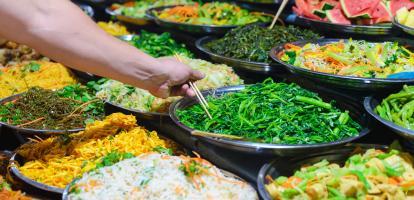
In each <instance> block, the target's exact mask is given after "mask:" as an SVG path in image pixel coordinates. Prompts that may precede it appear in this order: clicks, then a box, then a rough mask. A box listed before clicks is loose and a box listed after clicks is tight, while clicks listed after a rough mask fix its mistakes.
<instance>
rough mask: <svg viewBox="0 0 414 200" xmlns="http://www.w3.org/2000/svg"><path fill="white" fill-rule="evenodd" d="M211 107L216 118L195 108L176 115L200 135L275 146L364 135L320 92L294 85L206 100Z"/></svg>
mask: <svg viewBox="0 0 414 200" xmlns="http://www.w3.org/2000/svg"><path fill="white" fill-rule="evenodd" d="M207 102H208V105H209V107H210V108H209V112H210V113H211V115H212V116H213V119H209V118H207V117H206V116H205V113H204V110H203V109H202V108H201V106H200V105H199V104H197V105H194V106H192V107H190V108H187V109H184V110H178V111H177V116H178V118H179V120H180V121H181V122H182V123H183V124H185V125H186V126H188V127H190V128H193V129H196V130H201V131H207V132H213V133H219V134H230V135H236V136H241V137H243V138H245V139H248V140H251V141H259V142H264V143H275V144H316V143H324V142H333V141H337V140H341V139H344V138H348V137H353V136H356V135H358V133H359V131H360V130H361V126H360V125H359V124H358V123H356V122H355V121H354V120H352V119H351V118H350V117H349V116H348V113H347V111H345V112H342V111H340V110H339V109H338V108H336V107H335V106H334V102H330V103H326V102H323V101H322V99H321V98H320V97H319V96H318V95H317V94H316V93H313V92H310V91H308V90H305V89H302V88H300V87H299V86H298V85H296V84H286V83H274V82H273V80H271V79H267V80H265V81H264V82H263V83H260V84H256V85H250V86H247V87H246V88H245V89H244V90H242V91H239V92H235V93H228V94H225V95H223V96H222V97H218V98H217V97H213V96H208V97H207ZM334 130H335V131H334Z"/></svg>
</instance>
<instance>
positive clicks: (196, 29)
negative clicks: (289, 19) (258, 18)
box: [146, 5, 265, 35]
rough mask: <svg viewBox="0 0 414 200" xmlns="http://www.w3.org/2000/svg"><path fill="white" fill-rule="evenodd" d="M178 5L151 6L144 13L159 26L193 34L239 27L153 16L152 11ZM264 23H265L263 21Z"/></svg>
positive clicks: (214, 32)
mask: <svg viewBox="0 0 414 200" xmlns="http://www.w3.org/2000/svg"><path fill="white" fill-rule="evenodd" d="M176 6H179V5H174V6H161V7H156V8H151V9H148V10H147V11H146V15H147V17H148V18H149V19H151V20H154V21H155V23H156V24H158V25H159V26H161V27H165V28H172V29H177V30H180V31H185V32H188V33H195V34H217V35H222V34H225V33H227V31H229V30H231V29H233V28H236V27H239V26H237V25H224V26H218V25H197V24H186V23H177V22H171V21H166V20H163V19H159V18H158V17H157V16H155V14H154V12H160V11H162V10H165V9H168V8H173V7H176ZM263 24H265V23H263Z"/></svg>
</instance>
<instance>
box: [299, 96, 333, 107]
mask: <svg viewBox="0 0 414 200" xmlns="http://www.w3.org/2000/svg"><path fill="white" fill-rule="evenodd" d="M296 100H298V101H302V102H305V103H308V104H312V105H315V106H319V107H322V108H326V109H331V108H332V105H331V104H329V103H325V102H323V101H320V100H316V99H312V98H308V97H304V96H296Z"/></svg>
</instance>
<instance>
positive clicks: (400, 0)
mask: <svg viewBox="0 0 414 200" xmlns="http://www.w3.org/2000/svg"><path fill="white" fill-rule="evenodd" d="M387 7H388V9H389V10H390V12H391V14H392V16H395V14H396V13H397V11H398V10H399V9H400V8H402V7H406V8H407V9H408V10H411V9H412V8H414V2H412V1H411V0H390V1H388V2H387Z"/></svg>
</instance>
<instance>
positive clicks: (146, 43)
mask: <svg viewBox="0 0 414 200" xmlns="http://www.w3.org/2000/svg"><path fill="white" fill-rule="evenodd" d="M130 43H131V44H132V45H133V46H135V47H136V48H138V49H141V50H142V51H144V52H145V53H147V54H150V55H151V56H154V57H156V58H158V57H163V56H173V55H174V54H179V55H181V56H185V57H188V58H193V57H194V55H193V53H191V51H189V50H188V49H187V48H186V47H185V45H184V44H180V43H178V42H176V41H175V40H174V39H172V38H171V35H170V33H168V32H165V33H162V34H156V33H150V32H147V31H141V34H139V35H135V36H134V37H133V38H132V40H131V41H130Z"/></svg>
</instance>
